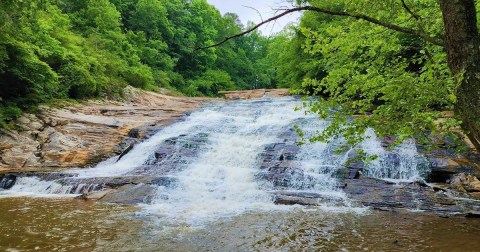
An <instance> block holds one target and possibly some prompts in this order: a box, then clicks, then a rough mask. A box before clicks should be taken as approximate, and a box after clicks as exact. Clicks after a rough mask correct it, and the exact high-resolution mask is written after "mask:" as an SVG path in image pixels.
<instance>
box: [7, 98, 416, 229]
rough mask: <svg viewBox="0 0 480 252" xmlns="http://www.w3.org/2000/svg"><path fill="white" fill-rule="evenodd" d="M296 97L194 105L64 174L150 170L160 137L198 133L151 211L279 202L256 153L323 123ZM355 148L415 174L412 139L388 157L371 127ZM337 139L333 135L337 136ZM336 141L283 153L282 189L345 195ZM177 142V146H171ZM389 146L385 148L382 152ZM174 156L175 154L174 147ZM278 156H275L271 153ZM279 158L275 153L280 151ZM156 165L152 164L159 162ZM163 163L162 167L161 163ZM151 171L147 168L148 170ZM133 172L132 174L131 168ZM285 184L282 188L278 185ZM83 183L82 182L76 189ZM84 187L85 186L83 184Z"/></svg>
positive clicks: (198, 212)
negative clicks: (124, 149) (122, 149)
mask: <svg viewBox="0 0 480 252" xmlns="http://www.w3.org/2000/svg"><path fill="white" fill-rule="evenodd" d="M297 106H300V102H299V101H298V100H297V99H295V98H291V97H287V98H268V97H264V98H262V99H259V100H250V101H236V102H231V103H227V104H213V105H210V106H208V107H205V108H204V109H201V110H197V111H194V112H193V113H191V114H190V115H189V116H188V117H186V118H185V120H183V121H181V122H178V123H175V124H172V125H170V126H168V127H165V128H163V129H162V130H160V131H159V132H158V133H157V134H155V135H154V136H152V137H151V138H150V139H148V140H146V141H144V142H143V143H140V144H138V145H136V146H135V147H134V148H133V150H131V151H130V152H129V153H128V154H126V155H125V156H124V157H122V159H120V160H119V161H118V162H116V160H117V159H118V157H114V158H112V159H110V160H107V161H105V162H102V163H100V164H98V165H97V166H96V167H94V168H91V169H85V170H81V171H79V170H72V171H69V172H68V173H69V175H72V174H75V176H77V178H83V179H85V178H98V177H102V178H108V177H121V176H124V175H128V176H140V175H142V176H153V175H154V174H148V173H147V174H145V172H144V170H142V172H143V173H142V172H138V173H137V172H136V171H137V170H140V169H141V168H142V167H144V166H148V165H150V168H151V167H153V168H155V167H156V166H155V165H152V164H154V163H155V151H156V150H157V149H158V148H159V146H161V145H162V144H165V142H166V141H168V139H171V138H178V137H179V136H184V137H185V138H192V139H195V137H196V136H199V135H202V136H204V137H205V141H204V143H203V145H202V146H201V147H198V149H196V150H195V155H194V156H192V157H189V158H191V160H188V162H187V161H185V160H183V161H185V162H181V163H180V164H181V165H180V166H181V167H177V169H176V170H175V169H173V170H172V171H171V172H170V173H169V174H168V176H171V177H173V178H175V181H176V182H175V186H168V187H165V186H155V185H152V187H155V191H156V194H155V196H154V197H153V200H151V201H150V202H148V203H145V204H143V205H142V206H143V207H144V209H145V210H146V211H147V212H148V213H151V214H154V215H159V216H164V217H166V218H167V219H171V220H175V221H185V222H189V223H192V222H193V223H195V222H197V221H201V220H202V219H205V218H207V219H208V218H212V217H215V218H216V217H221V216H230V215H232V214H237V213H239V212H243V211H249V210H272V209H279V208H286V207H279V206H276V205H275V204H274V203H273V200H272V191H275V190H278V189H277V188H276V187H275V186H274V185H271V184H269V181H268V180H267V181H265V180H263V181H262V180H260V179H258V178H257V177H256V175H257V174H259V173H261V172H263V171H265V170H268V169H264V170H262V169H261V163H262V161H263V160H262V156H261V154H262V153H263V152H264V151H265V148H266V146H268V145H269V144H276V143H282V144H285V143H286V142H288V144H291V145H293V146H294V143H293V142H294V141H295V140H296V137H293V138H292V137H290V138H289V139H285V137H284V135H282V134H283V133H285V132H289V131H290V136H292V135H293V136H295V135H294V134H295V133H294V132H293V131H292V128H293V126H294V125H295V124H297V123H298V124H299V126H300V127H302V128H303V130H304V131H305V133H306V136H307V137H308V136H313V134H314V133H315V132H316V131H317V130H321V129H322V128H325V127H326V126H327V125H328V121H322V120H319V119H318V118H317V116H316V115H312V114H308V115H305V113H304V111H295V110H294V108H295V107H297ZM367 134H368V135H369V136H370V138H369V139H367V140H366V141H365V142H364V143H363V144H362V147H363V148H364V149H365V150H366V152H367V153H368V154H370V155H374V154H375V155H378V156H379V159H377V160H375V161H374V162H372V163H371V164H369V165H368V166H367V167H366V173H367V174H368V175H370V176H373V177H378V178H383V179H388V178H392V179H413V178H415V177H417V176H419V173H418V168H417V166H418V162H417V160H418V159H417V152H416V149H415V145H414V144H413V143H405V144H403V145H401V146H399V147H398V148H397V150H396V151H395V152H394V153H395V155H397V156H396V159H397V160H399V162H397V163H395V164H392V163H389V160H388V155H390V154H391V152H387V151H385V150H384V149H383V148H382V146H381V143H380V142H379V141H378V140H377V139H376V137H375V135H374V133H373V131H368V132H367ZM340 141H341V140H340ZM338 145H339V142H335V141H333V142H331V143H328V144H327V143H308V144H305V145H303V146H301V147H300V148H299V149H298V151H297V152H296V153H295V157H293V158H292V160H291V161H290V160H289V162H290V163H289V164H291V165H292V167H293V168H294V169H297V170H300V171H301V173H300V172H297V173H295V174H293V175H292V178H290V180H288V181H287V182H288V183H287V182H285V183H286V184H285V185H282V186H283V187H282V188H283V189H282V190H284V191H288V190H291V191H297V192H298V191H302V192H303V191H307V192H314V193H316V194H317V195H322V196H325V198H327V199H329V198H331V199H332V202H333V201H335V202H338V200H339V199H340V200H341V201H343V202H344V204H343V206H345V205H347V206H348V204H345V202H348V199H347V197H346V196H345V194H344V193H343V191H342V190H341V189H339V184H340V183H339V181H338V179H337V177H338V176H337V174H336V173H337V172H338V171H339V170H340V169H341V168H342V167H343V166H344V163H345V161H346V158H347V156H348V153H347V154H342V155H340V154H335V153H334V150H335V149H336V147H338ZM177 147H178V146H177ZM389 153H390V154H389ZM175 155H178V153H177V154H175ZM276 158H278V157H276ZM282 158H283V157H282ZM164 168H165V167H163V168H162V166H161V165H158V167H156V169H164ZM169 168H170V167H169ZM147 171H150V172H152V170H148V169H147ZM139 174H140V175H139ZM88 187H89V185H81V186H79V185H78V184H77V185H76V187H75V188H74V189H75V190H73V188H72V186H70V185H68V184H67V185H65V184H61V183H58V182H55V181H53V182H46V181H40V180H39V179H35V178H19V182H18V183H17V184H16V185H15V186H14V187H13V188H12V189H11V190H10V192H9V194H15V193H16V194H21V193H25V192H27V193H39V194H45V193H52V194H64V193H75V192H77V193H81V190H87V191H88ZM285 187H286V188H285ZM78 188H83V189H78ZM85 188H87V189H85ZM1 194H5V193H4V192H1V191H0V195H1Z"/></svg>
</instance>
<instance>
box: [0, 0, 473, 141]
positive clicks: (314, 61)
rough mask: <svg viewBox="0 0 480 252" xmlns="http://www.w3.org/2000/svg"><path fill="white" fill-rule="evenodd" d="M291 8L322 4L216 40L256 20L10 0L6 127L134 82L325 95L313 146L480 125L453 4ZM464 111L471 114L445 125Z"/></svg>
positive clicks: (0, 32)
mask: <svg viewBox="0 0 480 252" xmlns="http://www.w3.org/2000/svg"><path fill="white" fill-rule="evenodd" d="M288 2H289V3H291V4H292V8H294V7H296V8H300V9H301V8H304V9H303V10H309V11H304V12H303V15H302V17H301V19H300V20H299V23H298V24H296V25H291V26H289V27H286V28H285V29H284V30H283V31H282V32H280V33H278V34H274V35H273V36H268V37H267V36H263V35H262V34H261V33H260V32H258V31H257V30H252V32H249V33H246V34H245V35H244V36H235V37H236V38H235V39H232V40H228V41H226V42H225V43H223V44H221V45H219V46H211V45H215V44H216V43H217V42H219V41H224V40H225V38H227V37H229V36H233V35H236V34H241V33H242V31H245V30H248V29H249V28H252V27H254V26H255V24H253V23H248V24H242V22H241V21H240V19H239V17H238V15H237V14H235V13H226V14H225V15H223V16H222V15H221V14H220V12H219V11H218V10H217V9H215V7H213V6H211V5H210V4H208V3H207V1H206V0H36V1H16V0H4V1H1V2H0V124H1V126H2V127H8V123H9V122H10V121H12V120H13V119H15V118H16V117H18V116H19V115H20V113H21V111H22V110H29V109H32V108H35V106H36V105H37V104H39V103H44V102H49V101H52V100H55V99H85V98H92V97H118V96H121V95H122V90H123V87H125V86H126V85H131V86H134V87H138V88H142V89H146V90H151V91H160V90H161V89H170V90H173V91H175V92H178V93H181V94H184V95H188V96H216V95H217V93H218V91H220V90H233V89H252V88H275V87H285V88H290V89H291V90H292V92H294V93H297V94H303V95H315V96H317V97H320V102H313V103H309V104H306V105H307V106H306V107H307V108H308V109H309V110H310V111H311V112H313V113H317V114H319V116H320V117H322V118H325V119H329V120H330V121H331V123H330V126H329V127H327V129H326V130H325V131H323V132H319V134H318V135H317V136H316V137H315V138H314V139H311V140H312V141H316V140H322V141H328V140H329V139H330V138H331V137H335V136H343V137H344V139H345V140H346V142H347V143H348V144H349V145H355V144H357V143H359V142H360V141H361V138H362V137H361V136H362V135H363V132H365V130H366V129H367V128H374V129H375V131H376V132H377V134H378V135H379V136H393V135H394V136H397V137H398V138H397V139H398V142H401V141H402V140H404V139H407V138H412V137H415V138H417V139H418V140H419V141H421V142H422V141H425V142H428V141H431V140H432V139H431V137H430V136H431V133H433V135H435V134H440V135H443V136H444V137H450V138H456V137H457V136H456V135H455V134H453V132H454V131H455V130H456V129H458V127H459V126H460V125H462V126H465V125H466V122H468V124H469V126H468V127H464V129H467V130H466V133H467V134H472V132H473V133H475V132H474V131H475V130H472V129H480V126H479V125H480V123H478V121H479V120H478V116H477V114H478V113H479V112H478V111H479V108H478V107H480V106H476V105H475V104H477V103H478V100H479V99H476V98H475V92H477V91H478V90H480V88H477V89H475V90H477V91H475V92H472V93H471V94H469V95H470V96H469V97H467V96H466V94H468V93H469V92H468V89H469V88H468V85H469V83H473V82H472V81H470V82H468V81H465V80H468V79H469V78H470V77H469V76H473V77H472V80H473V79H475V80H476V79H477V78H476V77H475V76H477V75H475V73H478V71H477V70H475V69H473V70H472V71H471V72H472V73H473V74H472V75H465V76H466V78H463V79H462V74H461V72H460V70H458V69H460V68H461V67H462V66H459V67H456V68H454V69H457V70H456V71H454V73H452V67H451V62H452V61H449V59H450V57H449V56H452V53H450V54H448V53H447V52H449V50H448V48H446V46H448V45H445V44H444V35H445V30H446V29H445V27H444V19H443V18H444V17H445V15H443V17H442V14H445V11H446V10H447V9H448V5H446V4H443V5H442V3H444V2H445V1H440V2H438V1H429V0H420V1H410V0H389V1H367V0H354V1H325V0H295V1H293V0H292V1H288ZM446 2H448V1H446ZM461 2H462V3H465V4H470V3H471V4H472V6H473V4H474V1H472V0H465V1H461ZM441 5H442V6H441ZM441 7H443V9H442V8H441ZM475 7H476V6H475ZM473 9H475V8H473ZM477 9H478V8H477ZM281 11H284V10H278V13H281ZM473 11H474V10H473ZM452 13H453V12H452ZM472 13H474V15H478V13H476V12H472ZM453 14H455V13H453ZM460 14H461V13H460ZM467 23H468V22H467ZM475 25H476V23H475ZM475 28H476V27H475ZM475 30H476V29H475ZM475 37H477V38H478V34H475ZM447 42H448V41H447ZM450 44H451V43H450ZM477 47H478V46H477ZM198 48H203V49H201V50H198ZM479 57H480V56H479ZM457 58H462V57H457ZM479 60H480V58H479ZM473 65H475V64H473ZM476 65H479V64H476ZM454 76H455V77H456V78H454ZM476 81H477V80H476ZM475 83H477V82H475ZM475 85H476V84H475ZM477 86H478V85H477ZM459 90H460V91H461V92H459ZM465 90H467V91H465ZM459 95H460V96H459ZM459 97H460V99H459ZM472 97H473V98H472ZM472 99H473V100H475V99H476V101H473V102H471V101H472ZM459 101H460V103H459ZM459 104H460V106H458V105H459ZM468 104H470V105H468ZM462 106H464V108H463V109H462ZM468 106H470V109H468V108H467V107H468ZM459 108H460V109H459ZM465 108H467V109H465ZM451 110H456V112H461V113H456V114H457V117H449V118H443V117H444V113H443V111H451ZM462 111H463V112H462ZM468 111H474V112H475V111H476V112H475V113H477V114H475V113H471V116H470V115H469V113H467V112H468ZM352 115H356V120H352ZM462 120H463V121H462ZM475 120H476V121H477V124H478V125H477V126H475ZM475 134H478V132H477V133H475ZM471 139H472V137H471ZM474 144H475V143H474Z"/></svg>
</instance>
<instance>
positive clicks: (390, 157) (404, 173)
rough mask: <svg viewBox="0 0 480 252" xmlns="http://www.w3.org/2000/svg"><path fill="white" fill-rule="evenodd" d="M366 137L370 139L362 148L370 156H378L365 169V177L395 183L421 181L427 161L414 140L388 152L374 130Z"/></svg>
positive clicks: (367, 139)
mask: <svg viewBox="0 0 480 252" xmlns="http://www.w3.org/2000/svg"><path fill="white" fill-rule="evenodd" d="M365 135H366V136H367V137H368V138H366V139H365V140H364V142H363V143H362V144H361V148H362V149H363V150H365V152H366V153H367V154H368V155H376V156H378V158H377V159H375V160H373V161H372V162H371V163H369V164H368V165H367V166H366V167H365V175H367V176H370V177H374V178H380V179H386V180H391V181H394V182H400V181H414V180H418V179H421V177H422V176H421V173H422V172H423V170H424V169H425V168H424V166H425V165H426V159H425V158H423V157H421V156H420V155H419V154H418V152H417V147H416V145H415V143H414V142H413V141H412V140H407V141H405V142H403V143H402V144H400V145H399V146H397V147H396V148H394V149H393V150H390V151H386V150H385V149H384V148H383V147H382V145H381V143H380V142H379V141H378V140H377V136H376V134H375V132H374V131H373V130H371V129H369V130H367V132H366V133H365Z"/></svg>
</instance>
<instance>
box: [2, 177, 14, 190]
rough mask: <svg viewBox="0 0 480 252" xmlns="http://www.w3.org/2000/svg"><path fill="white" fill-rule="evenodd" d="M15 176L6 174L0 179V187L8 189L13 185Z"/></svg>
mask: <svg viewBox="0 0 480 252" xmlns="http://www.w3.org/2000/svg"><path fill="white" fill-rule="evenodd" d="M16 181H17V176H16V175H13V174H6V175H5V176H3V177H2V178H1V179H0V189H5V190H8V189H10V188H12V187H13V186H14V185H15V182H16Z"/></svg>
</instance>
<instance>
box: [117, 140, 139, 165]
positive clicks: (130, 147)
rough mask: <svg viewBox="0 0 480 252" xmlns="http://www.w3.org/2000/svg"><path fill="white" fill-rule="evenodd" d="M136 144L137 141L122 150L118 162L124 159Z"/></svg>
mask: <svg viewBox="0 0 480 252" xmlns="http://www.w3.org/2000/svg"><path fill="white" fill-rule="evenodd" d="M134 146H135V143H131V144H130V145H129V146H128V147H127V148H126V149H125V150H123V151H122V153H121V154H120V155H119V156H118V159H117V162H118V161H120V159H122V157H123V156H125V155H127V154H128V153H129V152H130V151H131V150H132V149H133V147H134Z"/></svg>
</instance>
